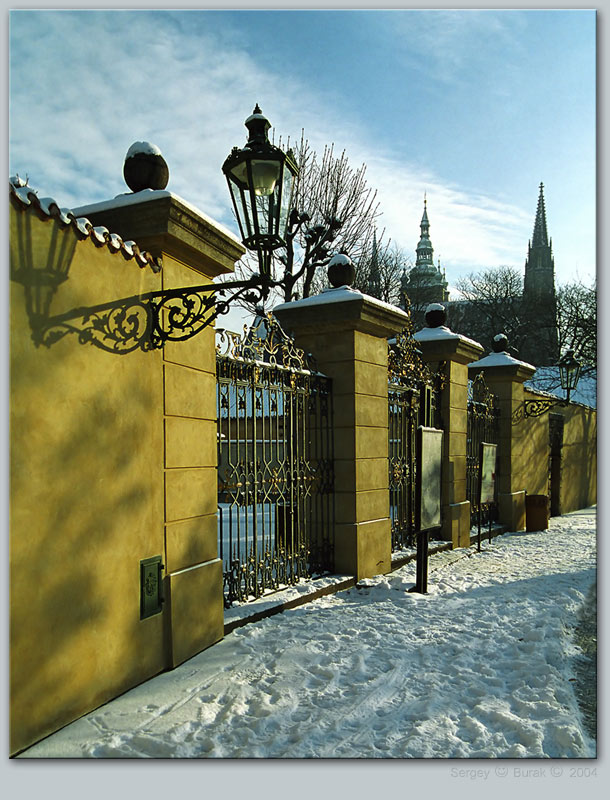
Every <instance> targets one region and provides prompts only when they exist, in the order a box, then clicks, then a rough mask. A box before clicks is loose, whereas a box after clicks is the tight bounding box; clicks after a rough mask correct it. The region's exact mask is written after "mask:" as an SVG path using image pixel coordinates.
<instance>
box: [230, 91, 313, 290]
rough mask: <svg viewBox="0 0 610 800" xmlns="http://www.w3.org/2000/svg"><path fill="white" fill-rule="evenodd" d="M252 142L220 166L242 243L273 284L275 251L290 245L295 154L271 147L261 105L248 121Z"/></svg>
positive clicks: (267, 123)
mask: <svg viewBox="0 0 610 800" xmlns="http://www.w3.org/2000/svg"><path fill="white" fill-rule="evenodd" d="M245 126H246V128H247V129H248V141H247V142H246V144H245V146H244V147H242V148H239V147H234V148H233V149H232V150H231V153H230V154H229V156H228V157H227V159H226V161H225V162H224V164H223V166H222V171H223V172H224V174H225V177H226V179H227V183H228V185H229V191H230V193H231V199H232V200H233V208H234V210H235V216H236V217H237V222H238V224H239V229H240V231H241V236H242V241H243V243H244V245H245V246H246V247H247V248H248V249H249V250H253V251H255V252H256V253H257V255H258V260H259V265H260V274H261V277H262V279H263V280H265V281H267V280H272V277H273V276H272V274H271V258H272V252H273V250H275V249H276V248H278V247H282V246H284V245H285V244H286V241H285V236H286V225H287V224H288V219H289V214H290V211H291V203H292V193H293V188H294V181H295V178H296V176H297V174H298V169H297V165H296V163H295V161H294V157H293V154H292V151H290V150H289V151H288V152H287V153H284V151H283V150H281V149H280V148H279V147H276V146H275V145H274V144H271V142H270V141H269V137H268V136H267V132H268V130H269V128H270V127H271V124H270V123H269V120H268V119H267V118H266V117H265V116H264V115H263V113H262V112H261V109H260V108H259V106H258V104H257V105H256V106H255V108H254V111H253V112H252V114H251V115H250V116H249V117H248V119H247V120H246V121H245Z"/></svg>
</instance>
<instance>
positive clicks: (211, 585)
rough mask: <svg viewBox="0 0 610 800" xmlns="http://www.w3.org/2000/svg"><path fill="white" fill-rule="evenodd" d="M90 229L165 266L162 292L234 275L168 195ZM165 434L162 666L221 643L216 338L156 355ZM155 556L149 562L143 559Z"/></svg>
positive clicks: (147, 195)
mask: <svg viewBox="0 0 610 800" xmlns="http://www.w3.org/2000/svg"><path fill="white" fill-rule="evenodd" d="M77 211H78V215H82V216H86V217H87V218H88V219H89V220H90V221H91V222H92V223H93V224H94V225H103V226H105V227H107V228H109V229H110V230H112V231H113V232H116V233H118V234H119V235H120V236H121V237H122V238H123V239H124V240H135V241H136V242H137V243H138V245H139V246H140V248H141V249H144V250H148V251H149V252H151V253H152V254H153V255H155V256H158V257H160V258H161V259H162V262H163V268H162V285H163V289H172V288H178V287H182V286H197V285H202V284H207V283H210V282H211V279H212V278H214V277H215V276H217V275H220V274H222V273H226V272H231V271H233V269H234V265H235V262H236V261H237V260H238V259H239V258H240V257H241V256H242V255H243V253H244V248H243V246H242V245H241V244H240V243H239V242H238V240H237V239H236V238H235V237H234V236H232V234H230V233H229V232H227V231H225V230H224V229H222V228H221V227H220V226H218V225H217V224H216V223H214V222H213V221H211V220H210V219H208V218H207V217H205V216H204V215H203V214H202V213H201V212H199V211H197V210H196V209H194V208H193V207H191V206H190V205H188V204H187V203H185V202H184V201H183V200H181V199H180V198H179V197H177V196H175V195H173V194H171V193H170V192H167V191H162V190H161V191H159V190H157V191H150V190H146V191H143V192H137V193H134V194H131V195H121V196H119V197H118V198H116V199H115V200H114V201H109V202H106V203H100V204H98V205H92V206H88V207H84V208H82V209H78V210H77ZM162 403H163V404H162V406H161V405H160V407H159V408H154V409H150V413H155V414H158V415H159V425H160V426H163V431H164V445H165V446H164V449H163V451H162V452H159V479H160V480H162V481H163V483H164V492H165V518H164V519H163V520H160V524H161V525H164V530H165V553H164V558H163V561H164V564H165V597H166V603H165V606H164V611H163V613H164V615H165V617H166V632H167V658H168V666H175V665H177V664H179V663H181V662H182V661H185V660H186V659H188V658H190V657H191V656H193V655H194V654H195V653H198V652H199V651H201V650H203V649H204V648H205V647H208V646H209V645H211V644H213V643H214V642H216V641H218V640H219V639H221V638H222V636H223V634H224V619H223V617H224V611H223V587H222V563H221V561H220V559H219V558H218V534H217V517H216V510H217V475H216V468H217V443H216V358H215V342H214V329H213V327H209V328H207V329H205V330H204V331H203V332H201V333H198V334H197V335H196V336H194V337H193V338H191V339H188V340H187V341H184V342H168V343H166V344H165V346H164V348H163V400H162ZM146 555H154V554H148V553H147V554H146Z"/></svg>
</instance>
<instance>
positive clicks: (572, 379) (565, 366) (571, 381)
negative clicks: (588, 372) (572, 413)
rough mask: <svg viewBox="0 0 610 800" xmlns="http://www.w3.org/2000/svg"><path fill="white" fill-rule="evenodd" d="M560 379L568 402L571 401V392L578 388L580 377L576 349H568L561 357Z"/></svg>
mask: <svg viewBox="0 0 610 800" xmlns="http://www.w3.org/2000/svg"><path fill="white" fill-rule="evenodd" d="M558 366H559V380H560V381H561V388H562V389H563V390H564V391H565V392H566V403H569V402H570V392H572V391H573V390H574V389H576V387H577V385H578V381H579V379H580V362H579V361H577V360H576V359H575V358H574V351H573V350H568V351H567V352H566V353H565V355H563V356H562V357H561V358H560V359H559V364H558Z"/></svg>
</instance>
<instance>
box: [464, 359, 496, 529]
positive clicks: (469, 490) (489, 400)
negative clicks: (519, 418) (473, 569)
mask: <svg viewBox="0 0 610 800" xmlns="http://www.w3.org/2000/svg"><path fill="white" fill-rule="evenodd" d="M466 418H467V423H466V499H467V500H469V501H470V525H471V527H472V526H473V525H478V522H479V495H478V485H479V471H480V464H479V454H480V447H481V442H489V443H490V444H498V443H499V409H498V403H497V398H496V396H495V394H493V393H492V392H491V391H490V390H489V387H488V386H487V384H486V383H485V378H484V377H483V373H479V374H478V375H477V376H476V378H474V380H469V381H468V406H467V414H466ZM497 463H498V465H499V458H498V462H497ZM496 485H497V482H496ZM496 517H497V506H496V505H495V504H494V505H493V506H492V505H486V506H485V507H484V508H481V523H482V524H483V523H488V522H490V521H492V520H494V519H495V518H496Z"/></svg>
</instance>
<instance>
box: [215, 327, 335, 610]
mask: <svg viewBox="0 0 610 800" xmlns="http://www.w3.org/2000/svg"><path fill="white" fill-rule="evenodd" d="M218 335H219V338H220V342H219V344H218V347H217V358H216V370H217V392H218V394H217V411H218V536H219V556H220V558H221V559H222V561H223V572H224V592H225V605H227V606H230V605H231V604H232V603H234V602H235V601H242V602H243V601H247V600H251V599H254V598H257V597H260V596H261V595H263V594H265V593H266V592H269V591H274V590H277V589H279V588H281V587H282V586H289V585H292V584H295V583H298V581H299V580H301V578H306V577H311V576H313V575H316V574H320V573H323V572H327V571H332V569H333V563H332V560H333V543H332V533H331V532H332V522H333V482H334V473H333V457H332V428H331V422H332V385H331V381H330V379H329V378H327V377H326V376H324V375H321V374H320V373H319V372H317V370H316V368H315V364H314V363H313V359H312V358H311V357H310V356H307V355H306V354H305V353H304V352H303V351H302V350H300V349H299V348H297V347H296V346H295V345H294V342H293V341H292V340H291V339H290V338H289V337H288V336H287V335H286V334H285V333H284V332H283V331H282V329H281V327H280V325H279V323H278V322H277V321H276V320H275V319H274V318H273V317H272V316H271V315H268V316H266V317H263V318H259V320H258V322H257V323H255V325H254V326H253V327H252V328H250V329H248V330H246V331H245V332H244V334H243V335H239V334H236V333H232V332H227V331H219V332H218Z"/></svg>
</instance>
